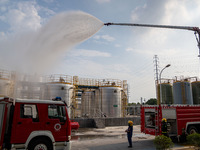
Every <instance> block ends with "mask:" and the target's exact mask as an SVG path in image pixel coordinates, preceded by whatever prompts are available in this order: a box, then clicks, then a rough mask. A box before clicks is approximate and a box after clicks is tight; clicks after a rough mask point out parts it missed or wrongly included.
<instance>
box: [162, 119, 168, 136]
mask: <svg viewBox="0 0 200 150" xmlns="http://www.w3.org/2000/svg"><path fill="white" fill-rule="evenodd" d="M161 129H162V135H165V136H168V135H167V119H166V118H163V119H162V126H161Z"/></svg>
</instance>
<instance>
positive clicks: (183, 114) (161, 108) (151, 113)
mask: <svg viewBox="0 0 200 150" xmlns="http://www.w3.org/2000/svg"><path fill="white" fill-rule="evenodd" d="M162 118H166V119H167V123H168V135H169V137H175V136H176V137H178V138H179V137H180V136H182V135H187V134H192V133H194V132H197V133H200V106H199V105H157V106H148V105H142V106H141V132H143V133H145V134H151V135H161V134H162V131H161V121H162Z"/></svg>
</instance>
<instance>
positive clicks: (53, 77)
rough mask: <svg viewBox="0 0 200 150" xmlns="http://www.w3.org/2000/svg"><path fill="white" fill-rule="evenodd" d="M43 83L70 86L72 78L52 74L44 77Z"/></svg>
mask: <svg viewBox="0 0 200 150" xmlns="http://www.w3.org/2000/svg"><path fill="white" fill-rule="evenodd" d="M45 82H52V83H65V84H72V83H73V82H72V76H69V75H63V74H54V75H49V76H45Z"/></svg>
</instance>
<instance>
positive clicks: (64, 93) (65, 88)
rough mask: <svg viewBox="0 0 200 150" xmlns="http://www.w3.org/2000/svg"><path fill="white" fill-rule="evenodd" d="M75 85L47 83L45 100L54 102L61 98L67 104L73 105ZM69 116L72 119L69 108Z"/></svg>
mask: <svg viewBox="0 0 200 150" xmlns="http://www.w3.org/2000/svg"><path fill="white" fill-rule="evenodd" d="M73 90H74V88H73V85H70V84H65V83H46V85H45V95H44V99H47V100H52V99H54V98H56V97H61V98H62V100H64V101H65V102H66V104H67V106H70V105H71V102H72V97H73ZM68 115H69V116H70V117H71V110H70V109H69V108H68Z"/></svg>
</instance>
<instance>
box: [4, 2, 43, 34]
mask: <svg viewBox="0 0 200 150" xmlns="http://www.w3.org/2000/svg"><path fill="white" fill-rule="evenodd" d="M0 19H1V20H2V21H4V22H6V23H8V24H9V25H10V30H11V31H12V32H20V31H25V30H36V29H38V28H40V27H41V17H40V16H39V14H38V11H37V9H36V3H35V2H18V3H16V5H14V4H13V5H11V6H9V8H8V9H7V12H5V13H4V14H2V15H1V16H0Z"/></svg>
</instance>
